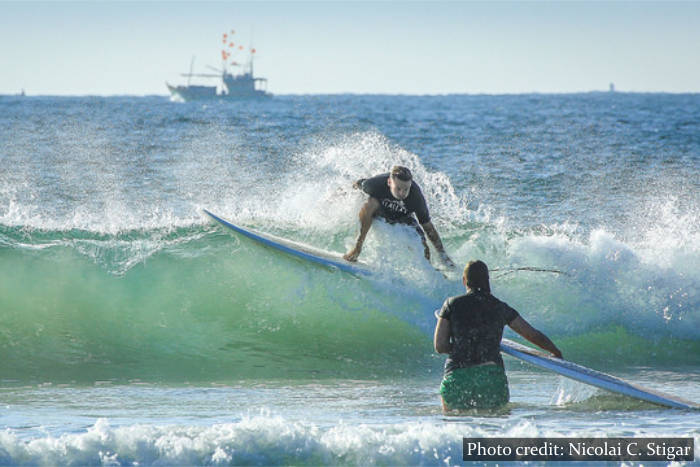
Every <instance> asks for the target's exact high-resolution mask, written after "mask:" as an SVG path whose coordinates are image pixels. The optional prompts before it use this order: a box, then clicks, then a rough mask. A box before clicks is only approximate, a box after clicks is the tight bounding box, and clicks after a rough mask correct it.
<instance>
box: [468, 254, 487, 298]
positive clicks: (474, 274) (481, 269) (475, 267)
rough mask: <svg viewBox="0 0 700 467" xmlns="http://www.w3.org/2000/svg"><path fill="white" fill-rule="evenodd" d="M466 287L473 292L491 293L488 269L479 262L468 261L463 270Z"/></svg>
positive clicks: (484, 264)
mask: <svg viewBox="0 0 700 467" xmlns="http://www.w3.org/2000/svg"><path fill="white" fill-rule="evenodd" d="M464 277H465V278H466V279H467V287H469V288H470V289H474V290H481V291H483V292H488V293H491V285H490V284H489V267H488V266H486V263H484V262H483V261H481V260H476V261H469V262H468V263H467V266H466V267H465V268H464Z"/></svg>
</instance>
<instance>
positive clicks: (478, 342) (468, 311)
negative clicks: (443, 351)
mask: <svg viewBox="0 0 700 467" xmlns="http://www.w3.org/2000/svg"><path fill="white" fill-rule="evenodd" d="M438 316H440V318H443V319H446V320H449V322H450V331H451V334H452V350H451V351H450V355H449V357H447V361H446V362H445V376H447V375H448V374H450V373H451V372H452V371H453V370H456V369H457V368H467V367H470V366H474V365H479V364H481V363H486V362H495V363H496V364H498V365H500V366H501V367H503V358H501V351H500V346H501V338H502V337H503V328H504V327H505V325H506V324H510V323H512V322H513V320H514V319H515V318H517V317H518V316H520V315H519V314H518V312H517V311H516V310H514V309H513V308H511V307H510V306H508V304H507V303H504V302H502V301H500V300H499V299H497V298H496V297H494V296H493V295H491V294H490V293H488V292H482V291H470V292H468V293H467V294H465V295H460V296H457V297H450V298H448V299H447V300H445V303H444V304H443V305H442V308H441V309H440V313H439V314H438Z"/></svg>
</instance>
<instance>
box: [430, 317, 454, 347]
mask: <svg viewBox="0 0 700 467" xmlns="http://www.w3.org/2000/svg"><path fill="white" fill-rule="evenodd" d="M433 345H434V346H435V351H436V352H437V353H450V350H452V343H451V342H450V322H449V320H446V319H444V318H438V320H437V324H436V325H435V335H434V336H433Z"/></svg>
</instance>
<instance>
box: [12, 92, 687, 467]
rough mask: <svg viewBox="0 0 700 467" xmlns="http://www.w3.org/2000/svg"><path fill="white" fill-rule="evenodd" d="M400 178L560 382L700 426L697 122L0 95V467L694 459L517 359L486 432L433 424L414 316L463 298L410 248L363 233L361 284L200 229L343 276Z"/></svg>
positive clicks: (483, 416) (618, 97) (610, 108)
mask: <svg viewBox="0 0 700 467" xmlns="http://www.w3.org/2000/svg"><path fill="white" fill-rule="evenodd" d="M397 163H399V164H403V165H407V166H409V167H410V168H411V169H412V171H413V173H414V176H415V178H416V180H417V182H418V183H419V184H420V185H421V187H422V189H423V192H424V194H425V195H426V198H427V200H428V204H429V207H430V210H431V215H432V219H433V222H434V224H435V225H436V227H437V229H438V231H439V232H440V234H441V236H442V239H443V241H444V243H445V245H446V247H447V250H448V251H449V253H450V255H451V257H452V258H453V259H454V260H455V262H457V263H459V264H464V263H465V262H466V261H468V260H470V259H475V258H479V259H482V260H484V261H485V262H486V263H487V264H488V265H489V266H490V267H491V268H493V269H499V271H494V272H493V273H492V289H493V292H494V293H495V295H496V296H498V297H499V298H501V299H503V300H505V301H506V302H508V303H509V304H510V305H512V306H513V307H515V308H516V309H518V310H519V311H520V312H521V314H522V315H523V316H524V317H525V318H526V319H527V320H528V321H530V322H531V323H532V324H533V325H534V326H535V327H537V328H539V329H540V330H542V331H544V332H545V333H547V334H548V335H549V336H550V337H551V338H552V339H553V340H554V341H555V342H556V343H557V345H558V346H559V347H560V348H561V349H562V351H563V353H564V356H565V357H566V358H568V359H570V360H573V361H576V362H578V363H582V364H584V365H587V366H591V367H594V368H596V369H598V370H601V371H605V372H608V373H611V374H614V375H617V376H620V377H623V378H625V379H627V380H630V381H633V382H636V383H639V384H642V385H645V386H647V387H649V388H653V389H656V390H661V391H664V392H667V393H670V394H674V395H677V396H680V397H683V398H685V399H689V400H693V401H696V402H700V384H699V383H700V295H699V294H698V286H699V285H700V95H696V94H693V95H670V94H626V93H588V94H574V95H512V96H434V97H421V96H354V95H341V96H276V97H274V98H273V99H271V100H268V101H261V102H256V101H246V102H205V103H203V102H198V103H175V102H170V101H169V100H168V99H167V98H165V97H158V96H154V97H108V98H103V97H60V98H59V97H23V98H19V97H9V96H4V97H0V464H2V465H25V464H28V465H37V464H42V465H57V464H60V465H64V464H72V465H154V464H155V465H192V464H197V465H461V464H462V463H463V462H462V460H461V459H462V437H547V436H551V437H605V436H610V437H629V436H639V437H655V436H658V437H680V436H683V437H685V436H689V437H693V438H694V439H695V445H696V449H700V443H698V440H700V413H698V412H697V411H683V410H673V409H665V408H661V407H657V406H654V405H650V404H647V403H643V402H639V401H635V400H632V399H628V398H625V397H622V396H614V395H612V394H609V393H605V392H603V391H599V390H597V389H594V388H591V387H588V386H585V385H582V384H579V383H575V382H572V381H570V380H566V379H564V378H562V377H559V376H557V375H554V374H552V373H547V372H545V371H542V370H538V369H535V368H533V367H531V366H528V365H527V364H524V363H521V362H519V361H516V360H513V359H511V358H507V359H506V368H507V373H508V377H509V381H510V391H511V403H510V404H509V406H508V407H507V408H506V409H505V410H503V411H500V412H497V413H466V414H460V415H444V414H442V413H441V410H440V404H439V397H438V392H437V391H438V386H439V383H440V379H441V372H442V364H443V361H444V357H443V356H439V355H436V354H435V353H434V351H433V350H432V330H433V327H434V324H435V323H434V318H433V315H432V313H433V310H434V309H435V308H437V307H439V306H440V305H441V303H442V302H443V300H444V299H445V298H446V297H447V296H450V295H455V294H458V293H461V289H460V287H459V284H458V283H457V282H455V281H453V280H448V279H445V278H444V277H443V275H442V274H440V273H439V272H437V271H435V270H434V269H433V268H432V267H431V266H430V265H429V264H428V263H427V262H426V261H425V260H424V258H423V257H422V247H421V245H420V243H419V242H417V240H416V236H415V234H414V233H413V232H412V231H411V230H410V229H407V228H403V227H397V226H387V225H386V224H383V223H381V222H376V223H375V225H374V226H373V227H372V230H371V231H370V234H369V236H368V240H367V242H366V243H365V248H364V251H363V254H362V260H363V261H365V262H366V263H368V264H369V266H370V267H372V268H373V269H374V270H376V271H377V275H376V278H375V279H374V280H372V281H368V280H363V279H358V278H356V277H353V276H349V275H346V274H344V273H341V272H338V271H332V270H327V269H324V268H319V267H317V266H315V265H312V264H306V263H303V262H300V261H298V260H295V259H293V258H290V257H287V256H284V255H282V254H280V253H276V252H273V251H270V250H267V249H263V248H260V247H259V246H257V245H254V244H252V243H250V242H249V241H247V240H245V239H241V238H239V237H237V236H236V235H234V234H232V233H230V232H228V231H225V230H224V229H223V228H221V227H220V226H217V225H215V224H214V223H212V222H211V221H210V220H209V219H207V218H206V216H204V215H203V213H202V209H208V210H211V211H212V212H215V213H217V214H219V215H221V216H222V217H224V218H227V219H229V220H232V221H234V222H237V223H239V224H241V225H246V226H249V227H252V228H255V229H258V230H261V231H266V232H270V233H273V234H277V235H281V236H284V237H287V238H290V239H293V240H296V241H300V242H303V243H307V244H310V245H313V246H315V247H318V248H323V249H327V250H332V251H338V252H342V251H345V250H347V249H348V248H349V247H350V245H351V244H352V242H353V240H354V237H355V235H356V233H357V230H358V222H357V211H358V209H359V207H360V206H361V204H362V202H363V196H362V195H361V194H360V193H358V192H357V191H355V190H353V189H352V188H351V184H352V182H353V181H354V180H355V179H357V178H360V177H367V176H371V175H374V174H377V173H381V172H384V171H387V170H388V168H389V167H390V166H391V165H394V164H397ZM518 268H540V269H550V270H556V271H560V272H533V271H518V270H516V269H518ZM448 276H450V275H449V274H448ZM450 278H451V279H454V277H450ZM506 337H510V338H514V335H513V334H512V332H510V331H508V332H507V333H506ZM696 452H697V451H696ZM697 456H698V455H697V454H696V459H697V458H698V457H697ZM670 461H671V460H669V462H670ZM532 464H533V465H537V464H536V463H532ZM687 464H690V463H687ZM567 465H571V464H567ZM629 465H634V464H633V463H629Z"/></svg>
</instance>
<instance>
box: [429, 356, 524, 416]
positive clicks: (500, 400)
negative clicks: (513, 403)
mask: <svg viewBox="0 0 700 467" xmlns="http://www.w3.org/2000/svg"><path fill="white" fill-rule="evenodd" d="M440 395H441V396H442V399H443V400H444V401H445V404H446V405H447V406H448V407H449V408H450V409H453V410H454V409H471V408H483V409H491V408H495V407H499V406H501V405H504V404H507V403H508V399H509V398H510V393H509V391H508V380H507V379H506V372H505V370H504V369H503V368H502V367H500V366H499V365H478V366H472V367H469V368H458V369H456V370H454V371H453V372H452V373H450V374H449V375H447V376H446V377H445V378H444V379H443V380H442V384H440Z"/></svg>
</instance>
